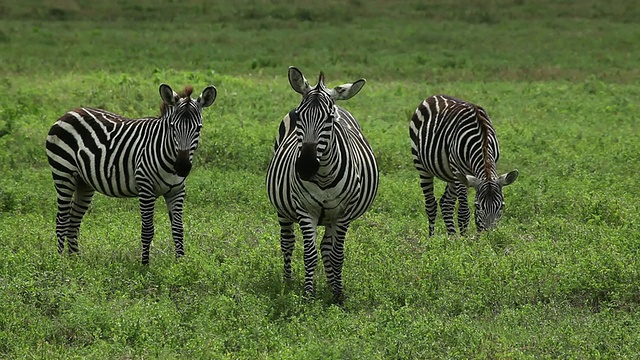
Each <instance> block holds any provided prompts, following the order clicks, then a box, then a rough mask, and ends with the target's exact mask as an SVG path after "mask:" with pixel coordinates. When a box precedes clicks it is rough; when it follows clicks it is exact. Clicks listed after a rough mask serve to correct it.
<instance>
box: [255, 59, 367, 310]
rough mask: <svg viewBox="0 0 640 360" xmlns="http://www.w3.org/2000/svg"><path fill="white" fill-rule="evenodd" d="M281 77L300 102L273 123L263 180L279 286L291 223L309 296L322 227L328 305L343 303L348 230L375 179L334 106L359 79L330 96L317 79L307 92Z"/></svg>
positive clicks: (294, 72)
mask: <svg viewBox="0 0 640 360" xmlns="http://www.w3.org/2000/svg"><path fill="white" fill-rule="evenodd" d="M288 77H289V84H290V85H291V87H292V88H293V90H295V91H296V92H297V93H299V94H301V95H302V101H301V102H300V104H299V105H298V107H297V108H295V109H294V110H292V111H291V112H289V113H288V114H287V115H285V116H284V118H283V120H282V122H281V123H280V128H279V134H278V138H277V139H276V141H275V144H274V154H273V158H272V159H271V161H270V163H269V167H268V171H267V177H266V188H267V194H268V197H269V200H270V201H271V203H272V205H273V206H274V207H275V208H276V210H277V214H278V222H279V224H280V247H281V251H282V254H283V258H284V279H285V281H288V280H291V257H292V254H293V249H294V245H295V234H294V223H296V222H297V223H298V224H299V226H300V229H301V231H302V237H303V246H304V268H305V279H304V290H305V295H306V296H308V297H311V296H313V293H314V290H313V273H314V269H315V266H316V264H317V262H318V252H317V249H316V235H317V234H316V230H317V227H318V226H324V228H325V232H324V236H323V238H322V242H321V244H320V252H321V254H322V261H323V264H324V268H325V272H326V275H327V279H328V282H329V284H330V286H331V288H332V291H333V296H334V300H335V301H336V302H337V303H342V301H343V288H342V265H343V261H344V238H345V235H346V233H347V230H348V228H349V224H350V223H351V222H352V221H353V220H355V219H357V218H358V217H360V216H361V215H362V214H364V213H365V211H366V210H367V209H368V208H369V207H370V205H371V203H372V202H373V200H374V198H375V196H376V193H377V190H378V176H379V175H378V165H377V163H376V159H375V156H374V154H373V151H372V149H371V146H370V145H369V143H368V142H367V140H366V139H365V137H364V135H363V134H362V130H361V127H360V125H359V124H358V122H357V121H356V119H355V118H354V117H353V116H352V115H351V114H350V113H349V112H348V111H347V110H345V109H343V108H341V107H339V106H337V105H335V102H336V101H337V100H347V99H350V98H352V97H353V96H355V95H356V94H357V93H358V92H359V91H360V89H362V87H363V86H364V84H365V79H359V80H357V81H355V82H353V83H348V84H343V85H340V86H337V87H335V88H333V89H330V88H328V87H327V86H326V85H325V80H324V74H323V73H322V72H320V76H319V79H318V83H317V85H316V86H314V87H311V86H310V85H309V82H308V81H307V79H306V78H305V77H304V75H303V74H302V72H301V71H300V70H298V69H297V68H295V67H293V66H292V67H289V73H288Z"/></svg>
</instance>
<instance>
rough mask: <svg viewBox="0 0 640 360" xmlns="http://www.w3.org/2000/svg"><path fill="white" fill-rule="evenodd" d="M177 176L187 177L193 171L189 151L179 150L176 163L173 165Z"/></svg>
mask: <svg viewBox="0 0 640 360" xmlns="http://www.w3.org/2000/svg"><path fill="white" fill-rule="evenodd" d="M173 169H174V170H175V172H176V175H178V176H182V177H186V176H187V175H189V172H190V171H191V161H190V160H189V151H187V150H179V151H178V157H177V158H176V162H175V163H174V164H173Z"/></svg>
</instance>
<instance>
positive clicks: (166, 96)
mask: <svg viewBox="0 0 640 360" xmlns="http://www.w3.org/2000/svg"><path fill="white" fill-rule="evenodd" d="M160 97H161V98H162V101H163V102H164V103H165V104H167V105H171V106H173V105H175V104H176V103H177V102H178V99H179V96H178V94H177V93H176V92H175V91H173V90H172V89H171V86H169V85H167V84H160Z"/></svg>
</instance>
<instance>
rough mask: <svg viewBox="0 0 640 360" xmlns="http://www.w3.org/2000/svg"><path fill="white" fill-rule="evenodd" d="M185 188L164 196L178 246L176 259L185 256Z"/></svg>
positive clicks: (172, 232)
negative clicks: (183, 221)
mask: <svg viewBox="0 0 640 360" xmlns="http://www.w3.org/2000/svg"><path fill="white" fill-rule="evenodd" d="M184 195H185V188H184V186H182V187H181V188H180V189H179V190H178V191H177V192H175V193H171V194H167V195H165V196H164V201H165V203H166V204H167V211H168V212H169V219H170V220H171V235H172V237H173V242H174V243H175V245H176V258H181V257H183V256H184V245H183V240H184V225H183V224H182V206H183V204H184Z"/></svg>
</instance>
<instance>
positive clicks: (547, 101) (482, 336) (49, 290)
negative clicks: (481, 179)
mask: <svg viewBox="0 0 640 360" xmlns="http://www.w3.org/2000/svg"><path fill="white" fill-rule="evenodd" d="M288 3H289V2H285V1H277V0H270V1H266V0H237V1H234V2H230V1H213V2H205V1H199V0H183V1H172V0H155V1H151V0H137V1H116V2H111V3H109V2H98V1H90V0H75V1H74V0H55V1H47V2H44V1H36V0H24V1H20V2H11V3H10V4H4V3H3V4H2V5H0V94H1V96H0V249H1V250H2V254H3V256H2V260H0V357H1V358H46V359H52V358H96V359H100V358H105V359H132V358H136V359H137V358H189V359H192V358H206V359H209V358H213V359H217V358H242V359H256V358H269V359H272V358H275V359H280V358H284V359H327V358H329V359H413V358H415V359H429V358H433V359H441V358H451V359H466V358H478V359H557V358H563V359H564V358H567V359H568V358H573V359H589V358H593V359H601V358H605V359H607V358H612V359H613V358H615V359H624V358H628V359H633V358H638V357H640V337H638V332H639V331H640V315H638V311H639V310H640V259H639V258H638V256H639V252H640V235H639V228H640V215H639V210H640V209H639V206H638V204H639V203H640V189H639V188H638V186H637V184H638V179H637V177H636V175H637V168H638V165H639V162H638V161H639V160H638V159H639V158H640V128H639V127H640V125H639V124H640V115H639V114H640V112H639V110H640V106H639V105H638V101H639V99H640V86H638V79H639V78H640V70H639V69H640V47H638V46H637V39H639V38H640V27H639V26H638V22H639V21H640V7H639V6H637V5H635V4H634V3H633V2H629V1H622V0H616V1H611V2H608V3H606V4H604V3H602V2H599V1H595V0H593V1H591V0H587V1H564V2H559V1H551V0H549V1H528V0H494V1H490V2H485V3H486V4H484V5H483V6H480V5H469V4H467V3H469V2H467V1H454V0H442V1H438V2H435V3H434V4H427V2H425V1H423V0H406V1H401V0H391V1H386V0H371V1H362V0H348V1H337V0H328V1H325V2H317V1H295V2H293V4H288ZM472 3H473V2H472ZM107 4H110V5H107ZM289 65H295V66H297V67H299V68H300V69H301V70H302V71H303V72H304V73H305V75H307V76H308V78H310V79H314V80H315V79H316V77H317V74H318V72H319V71H320V70H323V71H324V72H325V74H326V77H327V81H328V83H329V84H330V85H338V84H342V83H345V82H350V81H354V80H356V79H358V78H360V77H365V78H366V79H367V80H368V82H367V85H366V86H365V87H364V89H363V90H362V91H361V92H360V94H358V95H357V96H356V97H355V98H353V99H351V100H349V101H348V102H345V103H343V104H342V105H343V106H344V107H346V108H347V109H348V110H350V111H351V112H352V113H353V114H354V115H355V116H356V117H357V118H358V119H359V120H360V122H361V125H362V127H363V129H364V132H365V134H366V136H367V137H368V138H369V140H370V143H371V144H372V147H373V149H374V151H375V152H376V156H377V158H378V161H379V165H380V171H381V181H380V190H379V193H378V197H377V199H376V201H375V202H374V204H373V206H372V208H371V210H370V211H369V212H368V213H367V214H365V216H363V217H362V218H361V219H359V220H358V221H356V222H354V223H353V225H352V227H351V229H350V231H349V233H348V235H347V239H346V244H345V246H346V259H345V266H344V286H345V292H346V296H347V298H346V300H345V304H344V306H343V307H338V306H335V305H332V303H331V291H330V289H329V287H328V285H327V284H326V281H325V277H324V273H323V271H322V266H318V270H317V271H316V287H317V295H316V299H315V300H313V301H306V300H304V299H303V298H302V283H303V266H302V254H301V243H300V241H299V242H298V246H297V248H296V251H295V252H294V262H293V265H294V281H293V283H292V284H287V285H285V284H283V283H282V280H281V279H282V258H281V253H280V250H279V227H278V224H277V220H276V216H275V211H274V209H273V208H272V207H271V206H270V204H269V202H268V200H267V197H266V191H265V187H264V177H265V174H266V168H267V164H268V162H269V159H270V156H271V152H272V144H273V140H274V137H275V135H276V133H277V126H278V123H279V121H280V119H281V118H282V116H283V115H284V114H285V113H286V112H287V111H289V110H290V109H291V108H292V107H294V106H296V105H297V104H298V101H299V95H297V94H296V93H294V92H293V90H291V88H290V87H289V84H288V82H287V78H286V74H287V67H288V66H289ZM161 82H166V83H169V84H170V85H171V86H173V87H174V88H180V87H181V86H182V85H185V84H191V85H193V86H194V88H195V91H196V92H200V91H201V90H202V89H203V88H204V87H205V86H206V85H208V84H214V85H215V86H216V87H217V88H218V99H217V100H216V103H215V104H214V105H213V106H212V107H211V108H208V109H206V110H205V114H204V119H205V124H204V128H203V135H202V139H201V146H200V148H199V149H198V152H197V153H196V157H195V161H194V169H193V171H192V173H191V175H190V176H189V178H188V180H187V199H186V202H185V213H184V223H185V250H186V254H187V255H186V257H185V258H184V259H181V260H180V261H176V259H175V257H174V252H173V241H172V240H171V230H170V227H169V220H168V217H167V215H166V214H165V211H164V204H163V200H159V201H158V203H157V205H156V209H157V211H156V221H155V224H156V237H155V240H154V243H153V245H152V251H151V265H150V266H149V267H143V266H141V265H140V259H139V258H140V239H139V236H140V235H139V234H140V216H139V212H138V202H137V201H136V200H133V199H113V198H107V197H105V196H102V195H96V197H95V198H94V202H93V205H92V207H91V209H90V210H89V212H88V214H87V215H86V217H85V219H84V222H83V224H82V228H81V234H80V245H81V249H82V253H81V255H80V256H76V257H70V256H59V255H58V254H57V252H56V240H55V233H54V228H55V224H54V220H55V211H56V205H55V191H54V188H53V183H52V181H51V175H50V171H49V168H48V165H47V162H46V155H45V152H44V140H45V137H46V133H47V131H48V129H49V127H50V126H51V125H52V124H53V122H54V121H55V120H56V119H57V118H58V117H59V116H60V115H62V114H63V113H64V112H65V111H66V110H69V109H71V108H74V107H77V106H80V105H86V106H100V107H105V108H107V109H109V110H111V111H115V112H119V113H122V114H124V115H127V116H130V117H137V116H147V115H155V114H157V113H158V106H159V104H160V98H159V96H158V85H159V83H161ZM436 93H447V94H450V95H453V96H457V97H460V98H464V99H467V100H469V101H473V102H475V103H478V104H480V105H482V106H483V107H484V108H485V109H487V111H488V112H489V114H490V116H491V117H492V119H493V122H494V125H495V127H496V130H497V133H498V136H499V139H500V145H501V159H500V163H499V166H498V168H499V171H501V172H506V171H508V170H511V169H514V168H517V169H518V170H519V171H520V177H519V178H518V180H517V181H516V182H515V183H514V184H513V185H511V186H509V187H507V188H505V200H506V208H505V213H504V216H503V220H502V222H501V224H500V226H499V227H498V228H497V229H496V230H495V231H492V232H488V233H483V234H482V235H481V236H479V237H477V238H474V237H449V236H447V235H446V231H445V227H444V223H443V221H442V219H441V218H440V217H439V218H438V223H437V226H436V235H435V236H434V237H432V238H428V236H427V234H428V221H427V219H426V215H425V213H424V210H423V201H424V200H423V197H422V194H421V191H420V188H419V184H418V176H417V172H416V171H415V170H414V169H413V166H412V164H411V156H410V142H409V136H408V123H409V117H410V116H411V114H412V112H413V111H414V110H415V108H416V106H417V105H418V103H419V102H420V101H421V100H422V99H424V98H425V97H427V96H429V95H432V94H436ZM443 189H444V186H443V184H442V183H441V182H439V183H437V188H436V191H437V194H440V193H442V191H443ZM472 226H473V225H472Z"/></svg>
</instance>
